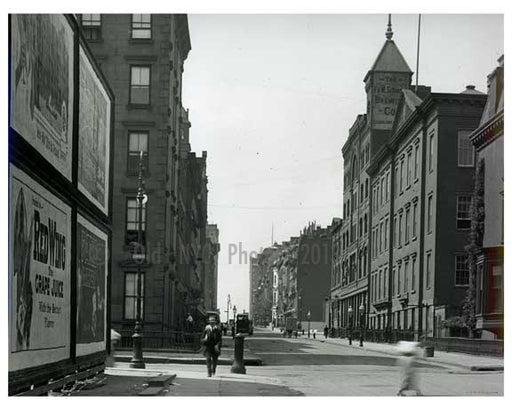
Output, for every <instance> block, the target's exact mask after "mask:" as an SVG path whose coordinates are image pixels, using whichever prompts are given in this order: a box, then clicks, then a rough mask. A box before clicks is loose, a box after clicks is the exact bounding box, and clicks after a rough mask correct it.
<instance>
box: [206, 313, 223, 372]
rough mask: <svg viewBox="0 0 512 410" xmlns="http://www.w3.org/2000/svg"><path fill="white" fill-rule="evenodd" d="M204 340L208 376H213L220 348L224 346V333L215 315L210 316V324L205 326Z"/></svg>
mask: <svg viewBox="0 0 512 410" xmlns="http://www.w3.org/2000/svg"><path fill="white" fill-rule="evenodd" d="M202 342H203V349H204V350H203V355H204V356H205V357H206V368H207V370H208V377H212V375H215V370H216V369H217V359H218V357H219V356H220V348H221V346H222V334H221V333H220V329H219V327H218V326H217V319H216V318H215V317H214V316H210V318H209V319H208V324H207V325H206V327H205V328H204V332H203V337H202Z"/></svg>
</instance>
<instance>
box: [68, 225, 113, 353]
mask: <svg viewBox="0 0 512 410" xmlns="http://www.w3.org/2000/svg"><path fill="white" fill-rule="evenodd" d="M76 246H77V328H76V344H77V346H76V354H77V356H80V355H85V354H90V353H95V352H98V351H102V350H105V349H106V341H107V339H106V336H107V333H106V321H107V320H106V319H107V317H106V313H107V310H106V304H107V301H106V290H107V258H108V250H107V246H108V236H107V234H105V233H104V232H103V231H101V230H100V229H98V228H96V227H95V226H94V225H92V224H91V223H90V222H88V221H87V220H86V219H85V218H83V217H82V216H81V215H78V225H77V244H76Z"/></svg>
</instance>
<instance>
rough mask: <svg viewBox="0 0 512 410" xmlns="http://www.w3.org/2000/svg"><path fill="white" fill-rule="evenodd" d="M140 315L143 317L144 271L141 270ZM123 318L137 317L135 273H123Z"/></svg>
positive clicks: (132, 318)
mask: <svg viewBox="0 0 512 410" xmlns="http://www.w3.org/2000/svg"><path fill="white" fill-rule="evenodd" d="M140 296H141V297H140V316H141V318H143V317H144V273H143V272H141V283H140ZM124 318H125V319H127V320H135V319H136V318H137V273H136V272H126V273H125V274H124Z"/></svg>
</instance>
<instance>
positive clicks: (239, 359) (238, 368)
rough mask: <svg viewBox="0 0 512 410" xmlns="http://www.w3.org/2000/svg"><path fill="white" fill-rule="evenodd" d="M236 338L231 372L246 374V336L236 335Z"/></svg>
mask: <svg viewBox="0 0 512 410" xmlns="http://www.w3.org/2000/svg"><path fill="white" fill-rule="evenodd" d="M234 339H235V358H234V360H233V365H232V366H231V373H238V374H245V365H244V337H243V336H241V335H236V336H235V337H234Z"/></svg>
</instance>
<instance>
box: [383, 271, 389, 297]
mask: <svg viewBox="0 0 512 410" xmlns="http://www.w3.org/2000/svg"><path fill="white" fill-rule="evenodd" d="M387 287H388V268H384V280H383V284H382V289H383V293H382V297H386V296H387V293H386V292H387Z"/></svg>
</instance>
